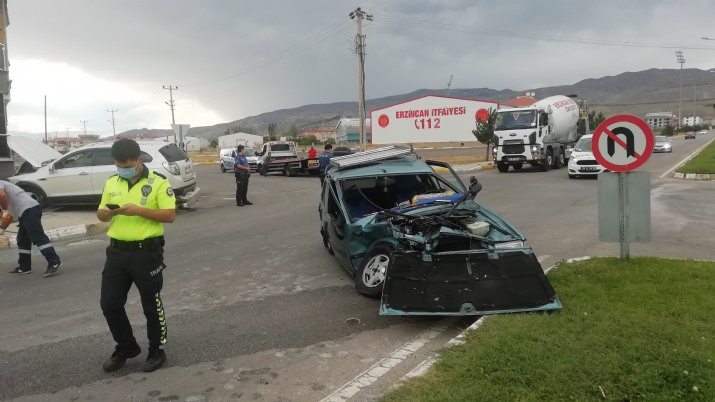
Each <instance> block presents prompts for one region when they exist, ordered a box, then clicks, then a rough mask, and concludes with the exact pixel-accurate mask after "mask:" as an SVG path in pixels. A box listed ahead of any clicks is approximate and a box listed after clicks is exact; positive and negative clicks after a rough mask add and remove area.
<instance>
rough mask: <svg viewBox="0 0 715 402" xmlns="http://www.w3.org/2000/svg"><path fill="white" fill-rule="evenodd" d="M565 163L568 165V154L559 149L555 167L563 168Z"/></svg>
mask: <svg viewBox="0 0 715 402" xmlns="http://www.w3.org/2000/svg"><path fill="white" fill-rule="evenodd" d="M564 165H566V156H565V155H564V150H563V149H559V154H558V155H557V156H556V159H554V169H561V167H562V166H564Z"/></svg>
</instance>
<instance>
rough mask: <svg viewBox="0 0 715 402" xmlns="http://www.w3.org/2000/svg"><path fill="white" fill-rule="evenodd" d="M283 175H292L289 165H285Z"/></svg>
mask: <svg viewBox="0 0 715 402" xmlns="http://www.w3.org/2000/svg"><path fill="white" fill-rule="evenodd" d="M283 176H286V177H288V176H290V169H288V166H285V167H284V168H283Z"/></svg>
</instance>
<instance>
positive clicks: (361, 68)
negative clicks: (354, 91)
mask: <svg viewBox="0 0 715 402" xmlns="http://www.w3.org/2000/svg"><path fill="white" fill-rule="evenodd" d="M349 15H350V19H353V20H356V21H357V35H356V36H355V53H357V55H358V93H359V99H358V115H359V116H360V150H361V151H364V150H365V148H366V141H365V35H363V34H362V20H363V18H364V19H366V20H368V21H372V14H368V13H366V12H365V11H363V10H362V9H360V7H358V8H356V9H355V11H352V12H351V13H350V14H349Z"/></svg>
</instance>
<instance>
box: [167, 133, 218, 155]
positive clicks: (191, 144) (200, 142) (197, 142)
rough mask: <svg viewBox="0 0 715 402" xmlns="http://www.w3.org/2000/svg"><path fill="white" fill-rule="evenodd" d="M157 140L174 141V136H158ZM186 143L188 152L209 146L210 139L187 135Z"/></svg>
mask: <svg viewBox="0 0 715 402" xmlns="http://www.w3.org/2000/svg"><path fill="white" fill-rule="evenodd" d="M156 140H157V141H166V142H174V136H173V135H169V136H166V137H158V138H157V139H156ZM177 141H178V139H177ZM184 145H185V146H186V151H187V152H198V151H200V150H201V148H208V147H209V140H208V139H206V138H199V137H191V136H186V137H184Z"/></svg>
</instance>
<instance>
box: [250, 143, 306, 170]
mask: <svg viewBox="0 0 715 402" xmlns="http://www.w3.org/2000/svg"><path fill="white" fill-rule="evenodd" d="M256 156H258V162H257V170H258V172H265V173H268V172H270V171H271V170H270V169H273V166H272V165H270V164H271V162H279V161H284V160H289V159H297V158H298V151H297V150H296V146H295V142H293V141H270V142H267V143H265V144H263V147H261V150H260V151H259V152H257V153H256ZM277 169H278V170H279V171H282V170H283V167H277Z"/></svg>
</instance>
